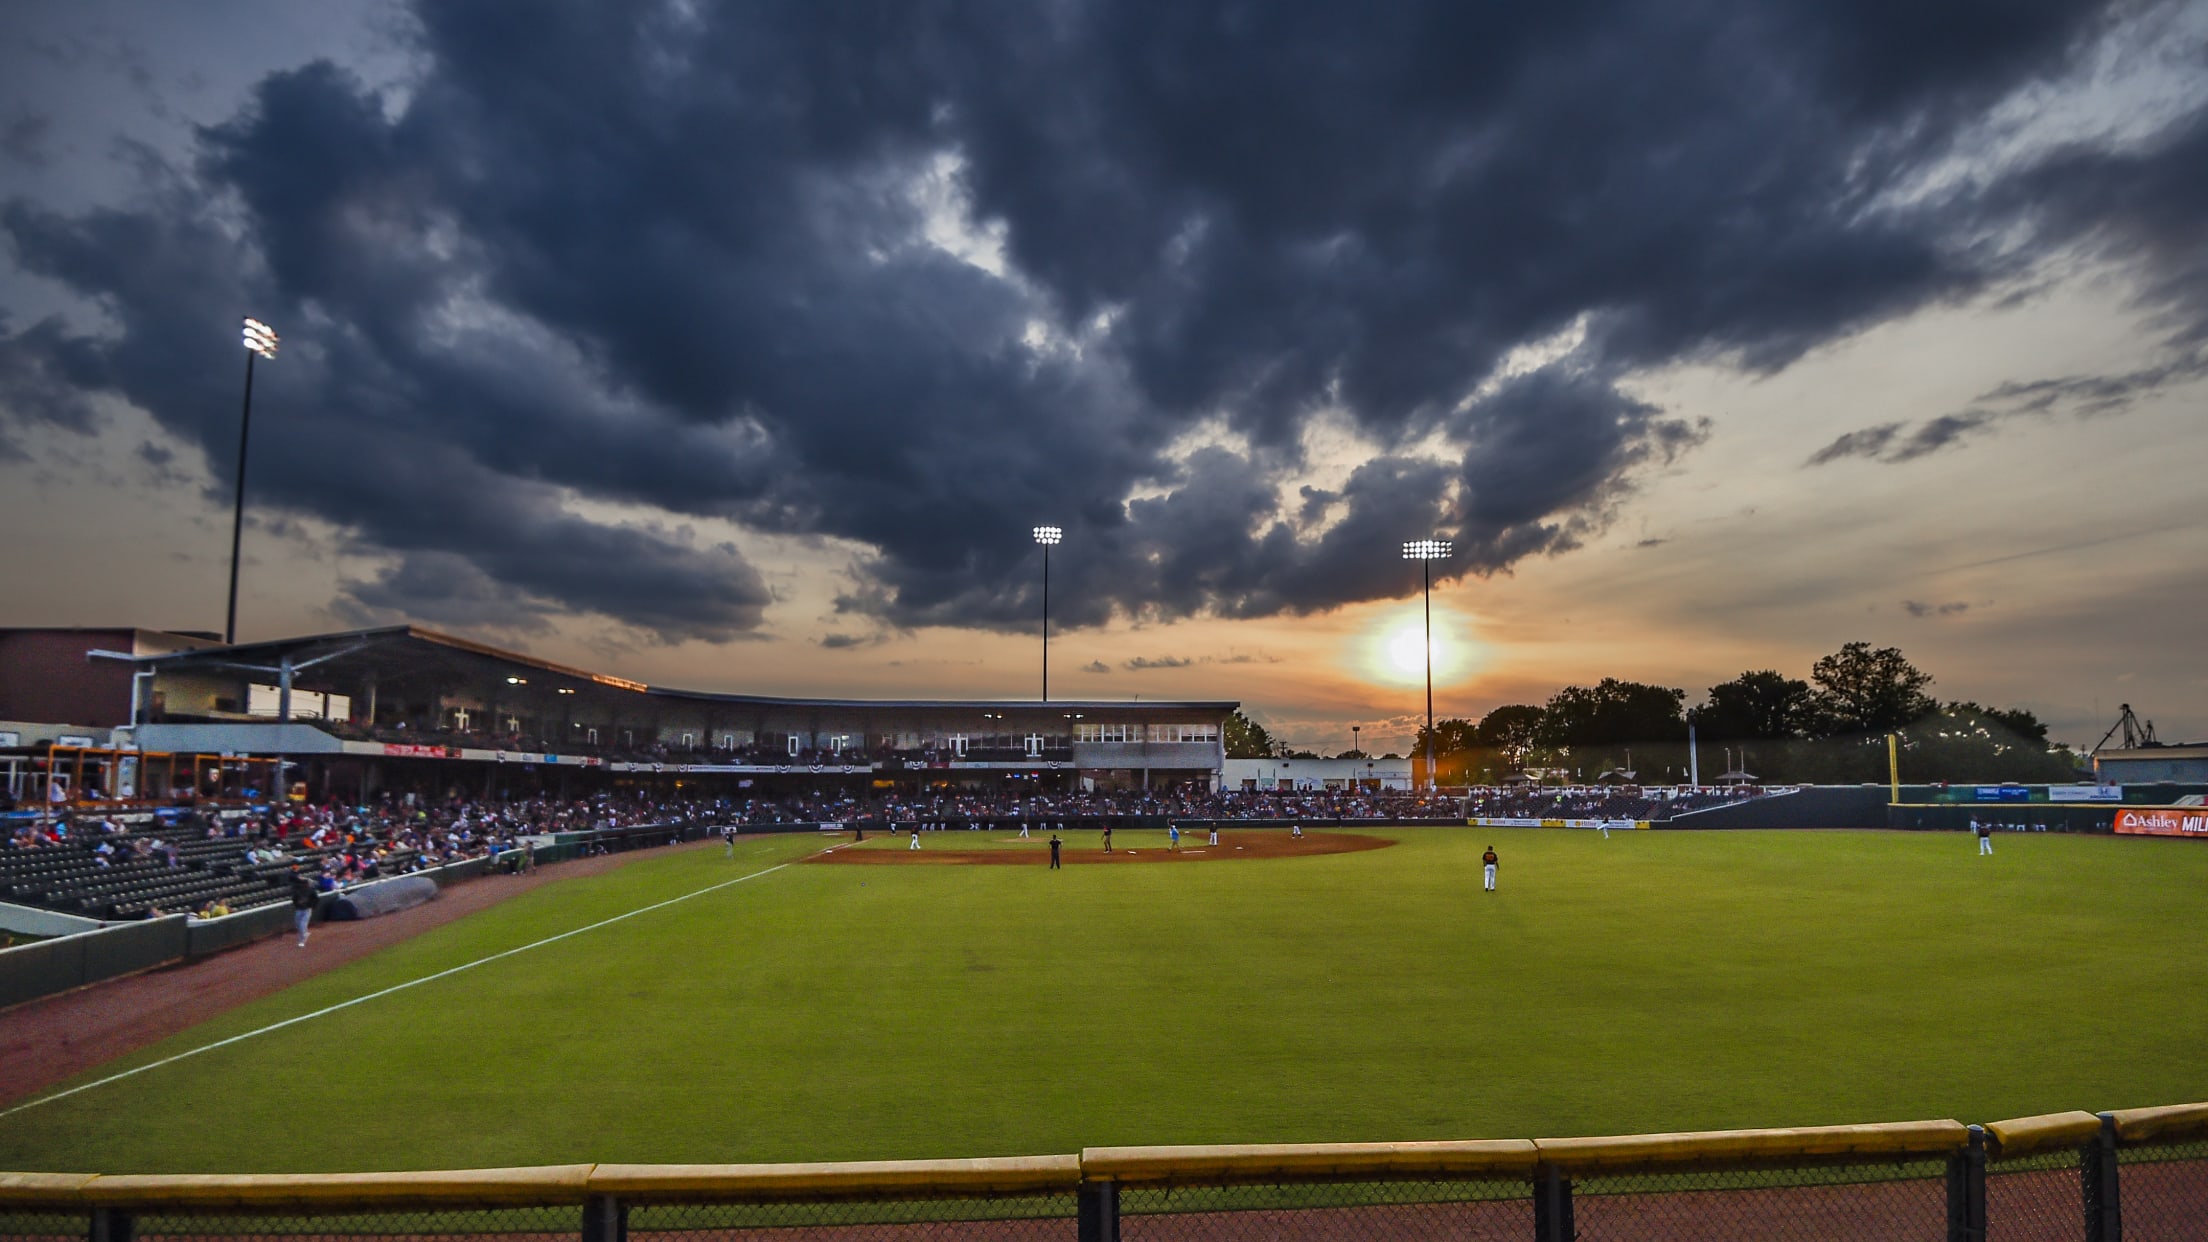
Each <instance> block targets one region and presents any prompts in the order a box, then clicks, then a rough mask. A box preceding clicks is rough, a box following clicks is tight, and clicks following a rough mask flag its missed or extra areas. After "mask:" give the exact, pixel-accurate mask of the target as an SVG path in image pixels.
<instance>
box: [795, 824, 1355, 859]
mask: <svg viewBox="0 0 2208 1242" xmlns="http://www.w3.org/2000/svg"><path fill="white" fill-rule="evenodd" d="M964 835H966V834H964V833H962V832H960V831H959V830H957V829H955V828H954V829H952V830H950V831H947V832H926V833H922V834H921V835H920V848H919V849H912V848H910V847H909V842H910V841H911V840H912V838H911V836H910V835H909V834H908V835H905V836H894V835H891V836H881V837H876V836H874V835H872V834H869V835H868V836H867V839H866V842H865V843H864V844H862V845H858V846H855V847H854V846H853V845H851V844H849V843H846V844H845V845H844V847H843V848H841V849H838V850H835V851H834V852H832V853H826V854H815V855H814V856H812V857H811V858H808V859H806V860H805V861H807V862H814V863H858V864H863V865H870V866H888V867H895V866H913V867H918V866H936V865H952V866H978V867H1004V866H1012V867H1047V866H1049V865H1050V839H1049V838H1048V837H1047V836H1043V837H1030V838H1029V839H1027V840H1024V841H1023V840H1021V839H1020V838H1018V837H1017V836H1014V837H1009V838H1007V837H1003V836H993V837H992V838H991V839H990V842H989V844H988V846H987V847H986V848H983V849H954V848H950V847H952V846H956V845H959V844H962V843H961V842H960V841H959V838H960V837H961V836H964ZM1115 836H1116V838H1117V839H1116V840H1115V841H1114V842H1113V848H1112V852H1111V853H1109V854H1107V853H1105V852H1104V847H1103V844H1102V841H1101V838H1100V835H1099V834H1097V833H1094V832H1082V833H1076V834H1072V835H1069V836H1067V837H1066V838H1065V852H1064V853H1063V854H1062V855H1061V856H1060V857H1061V858H1062V859H1063V860H1064V862H1065V864H1066V865H1067V866H1069V867H1070V866H1073V865H1074V864H1075V863H1080V864H1083V865H1086V864H1089V863H1134V864H1141V863H1184V862H1186V863H1200V862H1242V861H1244V860H1246V859H1259V858H1309V857H1314V856H1316V855H1319V854H1355V853H1358V852H1360V851H1362V850H1384V849H1386V848H1387V847H1389V846H1391V845H1393V844H1395V842H1393V841H1390V840H1387V839H1385V838H1382V837H1368V836H1364V835H1362V834H1360V833H1355V832H1307V833H1305V834H1303V837H1302V839H1301V840H1298V839H1297V838H1295V837H1291V836H1289V835H1288V834H1287V833H1286V832H1283V831H1279V830H1272V829H1269V830H1266V831H1263V832H1252V831H1244V832H1222V833H1220V834H1219V844H1217V845H1210V844H1207V843H1206V840H1205V837H1204V836H1203V834H1200V833H1196V834H1191V833H1182V834H1181V848H1180V849H1179V850H1178V851H1175V850H1170V849H1167V848H1166V846H1165V841H1164V839H1163V834H1162V833H1159V832H1156V831H1154V830H1153V831H1148V832H1142V833H1139V834H1138V833H1119V834H1115ZM1129 836H1134V837H1136V838H1137V843H1136V844H1135V845H1134V846H1133V848H1131V849H1130V848H1128V845H1127V843H1126V842H1127V838H1128V837H1129ZM1153 838H1155V839H1153ZM877 841H879V842H880V844H879V845H877V844H876V842H877Z"/></svg>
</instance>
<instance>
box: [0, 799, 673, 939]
mask: <svg viewBox="0 0 2208 1242" xmlns="http://www.w3.org/2000/svg"><path fill="white" fill-rule="evenodd" d="M715 813H716V808H715V806H714V805H713V804H710V803H704V802H700V801H697V800H693V799H681V800H660V799H644V798H637V797H635V796H628V797H620V796H616V795H613V794H601V795H598V796H595V797H590V798H582V799H574V800H556V799H548V798H534V799H522V800H514V801H503V802H493V801H483V800H468V799H445V800H437V799H429V798H421V797H405V796H390V797H386V798H382V799H378V800H376V801H375V802H373V803H371V804H368V805H340V804H330V805H311V804H292V805H282V804H279V805H273V806H270V807H268V808H267V809H266V810H264V811H260V812H246V813H238V812H230V813H219V812H216V811H214V810H213V809H212V808H194V809H189V810H184V811H179V812H175V813H167V812H163V813H157V814H155V815H153V816H151V817H148V818H141V819H136V820H126V819H123V818H121V817H118V816H105V817H102V816H76V817H71V816H57V817H49V818H39V819H35V820H29V821H26V822H23V823H19V824H17V825H16V826H15V827H14V828H13V829H12V830H11V831H10V833H9V836H8V839H7V845H6V849H5V851H0V873H6V872H9V871H12V870H19V869H20V868H14V867H9V866H7V865H6V864H7V863H10V862H21V861H28V860H32V859H35V858H38V857H40V856H47V857H56V856H72V857H74V858H76V859H79V860H81V861H82V862H83V863H84V871H85V873H86V874H87V875H88V876H89V877H90V878H92V879H93V880H98V879H99V878H101V877H103V876H105V875H106V874H108V873H113V874H114V875H115V876H116V877H117V879H118V880H121V879H124V878H126V877H127V878H140V877H143V878H145V879H147V881H148V884H147V887H149V888H150V887H155V886H156V882H157V881H160V880H161V879H163V873H165V872H167V873H182V872H207V873H210V874H211V875H222V876H235V877H240V878H253V879H258V880H263V881H267V883H268V885H270V886H273V885H274V884H275V882H276V880H277V878H278V877H288V875H289V874H290V873H291V872H293V871H295V870H296V871H298V872H301V873H303V874H305V875H307V876H308V877H309V878H310V879H311V880H312V882H313V883H314V884H315V886H316V887H317V888H318V889H320V890H322V891H324V892H330V891H335V890H337V889H340V888H343V887H345V886H347V885H351V884H357V883H363V882H366V881H369V880H376V879H382V878H385V877H388V876H394V875H406V874H410V873H413V872H416V871H422V870H427V869H429V868H432V867H438V866H443V865H445V864H448V863H453V862H458V861H461V860H464V859H469V858H476V857H481V856H484V855H491V856H494V857H496V856H500V855H506V854H508V852H509V851H513V852H515V853H514V854H513V857H514V858H515V859H516V860H517V861H518V860H519V859H520V858H522V857H527V856H529V853H530V850H531V846H530V843H531V842H532V841H533V840H535V839H536V838H539V837H542V836H544V835H546V834H550V833H560V832H577V831H585V830H601V831H602V830H606V829H612V828H626V827H634V826H636V825H639V824H670V823H692V822H700V821H703V820H706V819H709V818H711V817H712V816H713V815H714V814H715ZM230 887H233V888H235V887H239V886H230ZM241 895H248V894H245V893H224V894H219V895H215V896H211V897H209V899H207V900H205V901H201V902H195V903H193V904H192V905H191V906H190V907H189V908H188V909H187V910H186V912H187V913H196V914H200V915H202V916H207V917H213V916H219V915H221V914H225V913H229V912H231V908H232V905H233V903H232V902H231V901H229V900H227V898H228V897H230V896H241ZM249 895H250V897H251V898H252V900H253V902H254V903H256V904H257V903H258V902H259V901H261V900H273V899H274V897H273V896H268V895H264V894H262V893H260V892H258V891H254V892H251V893H250V894H249ZM165 912H168V911H164V910H163V909H161V908H160V907H158V906H149V907H148V908H147V909H146V911H145V913H146V914H148V915H159V914H161V913H165Z"/></svg>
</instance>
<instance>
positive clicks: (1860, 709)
mask: <svg viewBox="0 0 2208 1242" xmlns="http://www.w3.org/2000/svg"><path fill="white" fill-rule="evenodd" d="M1932 683H1933V679H1932V676H1931V674H1929V673H1926V672H1924V671H1923V670H1922V669H1919V668H1918V667H1917V666H1916V665H1914V664H1912V663H1910V662H1909V660H1908V659H1907V657H1905V656H1903V655H1902V653H1901V652H1900V651H1899V650H1898V649H1896V648H1893V647H1878V648H1873V647H1872V646H1871V645H1870V644H1869V643H1860V642H1857V643H1849V644H1847V645H1846V646H1844V647H1842V648H1840V650H1838V651H1836V652H1833V653H1832V654H1831V655H1828V656H1825V657H1824V658H1822V659H1820V660H1818V661H1817V662H1816V663H1815V664H1814V665H1812V666H1811V668H1810V670H1809V678H1808V679H1807V680H1806V681H1805V680H1802V679H1800V678H1794V677H1788V676H1786V675H1785V674H1783V673H1780V672H1778V671H1776V670H1772V669H1758V670H1752V671H1749V672H1744V673H1742V674H1741V675H1740V676H1738V677H1735V678H1733V679H1732V680H1731V681H1728V682H1724V683H1723V684H1721V685H1715V686H1711V687H1710V688H1709V694H1708V697H1707V698H1705V699H1704V700H1703V701H1702V702H1701V703H1699V704H1697V705H1695V706H1693V707H1688V706H1687V702H1686V700H1687V694H1686V691H1684V690H1680V689H1676V688H1674V687H1670V686H1654V685H1646V684H1643V683H1641V682H1634V681H1624V680H1620V679H1619V678H1615V677H1605V678H1603V679H1602V680H1601V681H1600V682H1598V683H1596V684H1595V685H1592V686H1566V687H1564V688H1563V689H1561V690H1558V691H1557V692H1556V693H1555V694H1554V695H1552V696H1550V698H1549V701H1548V702H1547V703H1545V704H1540V705H1535V704H1531V703H1511V704H1506V705H1504V706H1501V707H1498V708H1496V709H1495V710H1493V711H1491V712H1489V713H1487V714H1486V715H1485V716H1482V717H1480V718H1479V719H1478V720H1477V721H1472V720H1462V719H1457V720H1439V721H1436V722H1435V723H1434V730H1433V733H1434V737H1433V741H1434V757H1435V764H1434V766H1435V769H1436V773H1435V774H1436V777H1437V779H1438V780H1439V781H1440V782H1441V783H1443V784H1493V783H1495V782H1497V781H1500V780H1502V779H1504V778H1505V777H1508V776H1510V775H1513V774H1516V773H1527V774H1533V775H1539V776H1544V777H1560V778H1562V779H1566V780H1572V781H1595V780H1600V779H1610V780H1638V781H1639V782H1641V783H1645V784H1672V783H1675V782H1679V781H1684V780H1685V779H1687V775H1688V768H1689V761H1688V755H1687V729H1688V726H1689V725H1692V726H1693V728H1694V734H1695V739H1696V741H1697V742H1698V743H1699V750H1700V759H1701V776H1702V780H1703V783H1705V784H1709V783H1712V782H1714V781H1715V780H1717V779H1718V778H1719V777H1720V776H1723V775H1725V774H1727V773H1734V774H1745V775H1747V776H1752V777H1755V778H1756V779H1757V780H1759V781H1762V782H1764V783H1786V784H1794V783H1803V784H1808V783H1817V784H1833V783H1842V784H1845V783H1854V782H1858V781H1883V780H1885V779H1886V775H1887V768H1886V735H1887V734H1889V733H1892V734H1896V735H1898V736H1899V738H1900V745H1901V754H1900V760H1901V776H1902V779H1903V780H1904V781H1910V782H1918V783H1922V782H1936V781H1956V782H1960V781H1970V782H1980V781H2024V782H2034V781H2067V780H2073V779H2076V778H2077V777H2078V774H2079V764H2080V760H2079V757H2078V756H2077V755H2075V754H2073V753H2072V752H2071V751H2070V750H2069V749H2068V748H2067V747H2064V746H2060V745H2055V744H2051V743H2049V741H2048V740H2047V726H2046V725H2045V724H2043V723H2041V722H2040V720H2039V719H2038V718H2037V717H2036V716H2034V715H2033V714H2032V713H2031V712H2029V711H2026V710H2024V709H2022V708H1997V707H1987V706H1985V705H1983V704H1979V703H1973V702H1967V701H1951V702H1942V701H1940V700H1939V699H1936V698H1934V697H1933V696H1932V695H1931V694H1930V693H1929V691H1930V689H1931V687H1932ZM1225 741H1226V745H1227V755H1228V757H1229V758H1267V757H1281V758H1298V757H1311V758H1316V757H1317V756H1316V755H1310V754H1309V753H1308V752H1301V753H1298V752H1291V751H1289V750H1288V749H1287V748H1285V747H1283V746H1282V745H1280V744H1279V743H1277V742H1275V741H1274V740H1273V739H1272V738H1271V737H1270V736H1269V735H1268V734H1267V733H1266V732H1265V730H1264V729H1263V727H1262V726H1259V725H1258V724H1256V723H1255V722H1254V721H1251V720H1249V719H1248V718H1247V717H1244V716H1242V715H1241V713H1239V712H1238V713H1236V715H1235V719H1233V720H1230V721H1229V722H1228V728H1227V732H1226V738H1225ZM1411 753H1412V755H1413V756H1414V758H1416V759H1418V760H1419V762H1420V763H1421V764H1423V762H1424V756H1425V753H1426V730H1424V729H1423V728H1422V729H1420V730H1419V731H1418V737H1417V740H1416V741H1415V742H1414V743H1413V744H1412V752H1411ZM1343 757H1345V758H1346V757H1351V756H1350V754H1349V753H1347V752H1345V754H1344V756H1343ZM1735 779H1738V776H1737V775H1736V777H1735Z"/></svg>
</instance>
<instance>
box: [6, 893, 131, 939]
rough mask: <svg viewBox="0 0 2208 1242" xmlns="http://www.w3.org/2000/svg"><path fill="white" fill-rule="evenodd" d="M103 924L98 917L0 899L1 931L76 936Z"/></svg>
mask: <svg viewBox="0 0 2208 1242" xmlns="http://www.w3.org/2000/svg"><path fill="white" fill-rule="evenodd" d="M103 926H105V924H102V923H101V922H100V921H99V920H98V919H88V918H84V917H82V916H80V915H75V914H60V913H57V912H55V911H52V910H36V909H33V908H31V907H30V906H18V905H15V904H13V903H11V902H5V901H0V931H11V932H20V933H22V934H23V935H26V936H74V935H76V934H77V933H78V932H88V931H98V930H99V929H100V928H101V927H103Z"/></svg>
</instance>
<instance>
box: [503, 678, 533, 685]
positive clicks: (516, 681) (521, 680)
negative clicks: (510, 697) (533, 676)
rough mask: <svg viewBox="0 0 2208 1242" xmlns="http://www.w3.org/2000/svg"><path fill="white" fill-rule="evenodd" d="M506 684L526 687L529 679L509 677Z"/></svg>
mask: <svg viewBox="0 0 2208 1242" xmlns="http://www.w3.org/2000/svg"><path fill="white" fill-rule="evenodd" d="M506 684H507V685H509V686H526V685H528V684H529V679H528V678H526V677H509V678H507V679H506Z"/></svg>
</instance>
